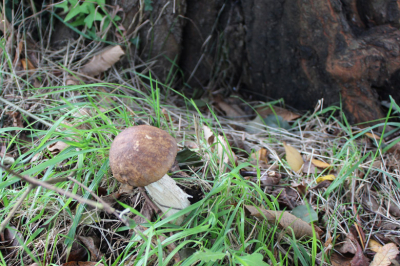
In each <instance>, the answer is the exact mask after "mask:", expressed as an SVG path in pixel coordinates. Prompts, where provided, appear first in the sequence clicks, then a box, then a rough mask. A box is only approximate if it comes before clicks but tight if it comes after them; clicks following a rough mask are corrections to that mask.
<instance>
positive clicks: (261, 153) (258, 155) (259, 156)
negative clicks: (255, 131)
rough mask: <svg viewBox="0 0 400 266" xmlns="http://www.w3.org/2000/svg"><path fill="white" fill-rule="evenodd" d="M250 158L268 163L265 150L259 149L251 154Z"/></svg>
mask: <svg viewBox="0 0 400 266" xmlns="http://www.w3.org/2000/svg"><path fill="white" fill-rule="evenodd" d="M251 158H253V159H255V160H258V161H264V162H266V163H268V151H267V149H266V148H261V149H260V150H258V151H256V152H254V153H252V154H251Z"/></svg>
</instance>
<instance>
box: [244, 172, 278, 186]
mask: <svg viewBox="0 0 400 266" xmlns="http://www.w3.org/2000/svg"><path fill="white" fill-rule="evenodd" d="M281 177H282V176H281V175H280V174H279V173H276V172H274V171H269V172H268V173H266V174H264V175H262V176H261V177H260V183H261V184H260V185H261V186H267V187H272V186H274V185H278V184H279V181H280V180H281ZM251 181H252V182H254V183H257V182H258V178H257V177H255V178H253V179H252V180H251Z"/></svg>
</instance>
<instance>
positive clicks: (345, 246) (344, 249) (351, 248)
mask: <svg viewBox="0 0 400 266" xmlns="http://www.w3.org/2000/svg"><path fill="white" fill-rule="evenodd" d="M336 250H337V251H339V252H340V253H342V254H345V253H351V254H356V252H357V247H356V245H355V244H354V243H353V241H352V240H351V239H350V238H349V237H346V238H345V240H344V241H343V242H342V245H341V246H340V247H339V248H336Z"/></svg>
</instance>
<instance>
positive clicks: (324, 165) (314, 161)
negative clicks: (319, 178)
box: [311, 159, 331, 168]
mask: <svg viewBox="0 0 400 266" xmlns="http://www.w3.org/2000/svg"><path fill="white" fill-rule="evenodd" d="M311 162H312V164H313V165H315V166H316V167H318V168H328V167H331V165H330V164H329V163H326V162H323V161H320V160H317V159H312V160H311Z"/></svg>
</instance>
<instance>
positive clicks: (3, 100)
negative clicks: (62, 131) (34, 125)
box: [0, 97, 53, 127]
mask: <svg viewBox="0 0 400 266" xmlns="http://www.w3.org/2000/svg"><path fill="white" fill-rule="evenodd" d="M0 101H1V102H3V103H5V104H7V105H9V106H11V107H13V108H15V109H17V110H18V111H19V112H21V113H24V114H26V115H27V116H30V117H32V118H33V119H35V120H37V121H39V122H40V123H42V124H44V125H46V126H48V127H52V126H53V124H51V123H49V122H47V121H45V120H43V119H42V118H40V117H38V116H36V115H34V114H31V113H29V112H27V111H25V110H24V109H22V108H21V107H19V106H18V105H15V104H13V103H12V102H9V101H7V100H6V99H3V98H2V97H0Z"/></svg>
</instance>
